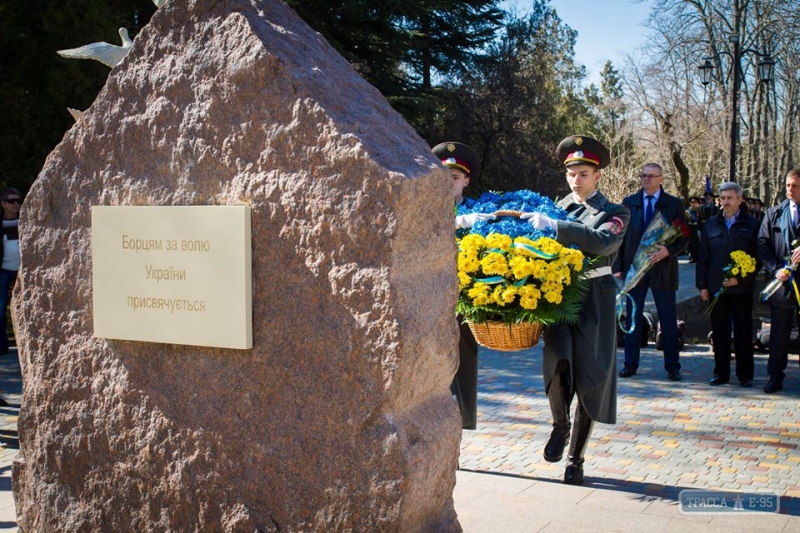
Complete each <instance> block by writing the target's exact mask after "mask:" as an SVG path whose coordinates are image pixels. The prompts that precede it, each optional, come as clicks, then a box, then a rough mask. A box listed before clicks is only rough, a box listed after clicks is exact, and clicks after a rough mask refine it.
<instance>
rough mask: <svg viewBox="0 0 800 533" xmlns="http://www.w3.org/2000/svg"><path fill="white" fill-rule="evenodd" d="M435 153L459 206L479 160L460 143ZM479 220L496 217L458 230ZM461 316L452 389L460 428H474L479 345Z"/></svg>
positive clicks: (469, 218)
mask: <svg viewBox="0 0 800 533" xmlns="http://www.w3.org/2000/svg"><path fill="white" fill-rule="evenodd" d="M433 153H434V155H436V157H438V158H439V160H440V161H441V162H442V165H444V166H445V167H447V168H448V169H450V174H451V176H452V178H453V198H454V199H455V203H456V205H458V204H460V203H461V202H462V201H463V194H464V189H465V188H466V187H467V186H468V185H469V184H470V182H471V181H472V180H475V181H477V179H478V176H479V175H480V172H481V166H480V160H479V159H478V156H477V155H475V152H473V151H472V149H470V147H469V146H467V145H465V144H461V143H457V142H444V143H441V144H437V145H436V146H434V147H433ZM479 218H493V217H492V215H486V214H484V213H471V214H468V215H461V216H459V217H456V228H469V227H472V225H473V224H474V223H475V221H476V220H478V219H479ZM463 322H464V320H463V317H458V330H459V333H460V336H459V340H458V360H459V361H458V371H457V372H456V375H455V377H454V378H453V383H452V384H451V385H450V390H451V392H452V393H453V395H454V396H455V397H456V400H457V401H458V407H459V409H460V411H461V427H462V428H463V429H475V428H476V427H477V418H478V342H477V341H476V340H475V337H474V336H473V335H472V331H470V329H469V326H468V325H467V324H464V323H463Z"/></svg>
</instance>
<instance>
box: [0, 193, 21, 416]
mask: <svg viewBox="0 0 800 533" xmlns="http://www.w3.org/2000/svg"><path fill="white" fill-rule="evenodd" d="M0 205H2V206H3V224H2V229H1V230H0V232H1V234H2V236H3V246H2V247H0V263H2V266H0V328H2V331H0V354H7V353H8V317H7V310H8V303H9V301H10V299H9V296H10V292H11V289H13V288H14V283H15V282H16V281H17V270H19V230H18V223H19V208H20V207H21V205H22V195H21V194H20V192H19V191H18V190H17V189H12V188H9V189H6V190H4V191H3V193H2V195H0ZM0 402H2V399H0ZM2 403H5V402H2ZM0 405H2V404H0Z"/></svg>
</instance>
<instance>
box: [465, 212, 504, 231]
mask: <svg viewBox="0 0 800 533" xmlns="http://www.w3.org/2000/svg"><path fill="white" fill-rule="evenodd" d="M496 218H497V217H496V216H494V215H491V214H489V213H470V214H468V215H458V216H457V217H456V229H461V228H471V227H472V226H474V225H475V223H476V222H477V221H479V220H494V219H496Z"/></svg>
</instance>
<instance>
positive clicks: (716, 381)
mask: <svg viewBox="0 0 800 533" xmlns="http://www.w3.org/2000/svg"><path fill="white" fill-rule="evenodd" d="M669 379H672V377H670V378H669ZM675 381H680V378H679V379H676V380H675ZM729 381H730V380H727V379H722V378H721V377H719V376H714V377H713V378H711V380H710V381H709V382H708V384H709V385H714V386H717V385H727V384H728V382H729ZM750 384H751V385H752V384H753V382H752V381H751V382H750Z"/></svg>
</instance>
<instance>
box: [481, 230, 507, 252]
mask: <svg viewBox="0 0 800 533" xmlns="http://www.w3.org/2000/svg"><path fill="white" fill-rule="evenodd" d="M511 242H512V241H511V237H509V236H508V235H504V234H502V233H490V234H489V236H488V237H486V246H488V247H489V248H499V249H500V250H503V251H504V252H507V251H508V250H510V249H511Z"/></svg>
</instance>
